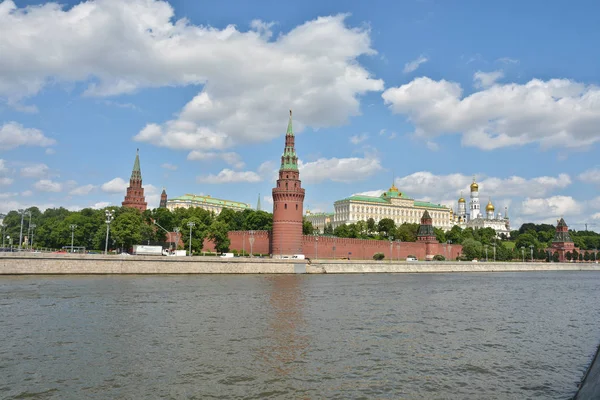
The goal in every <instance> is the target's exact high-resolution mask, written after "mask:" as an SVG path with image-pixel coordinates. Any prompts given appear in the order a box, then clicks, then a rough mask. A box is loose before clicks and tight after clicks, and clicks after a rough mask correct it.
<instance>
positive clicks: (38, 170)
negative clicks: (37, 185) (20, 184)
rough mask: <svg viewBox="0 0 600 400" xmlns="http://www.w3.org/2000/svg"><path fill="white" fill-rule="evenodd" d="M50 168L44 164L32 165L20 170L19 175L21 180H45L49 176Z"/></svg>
mask: <svg viewBox="0 0 600 400" xmlns="http://www.w3.org/2000/svg"><path fill="white" fill-rule="evenodd" d="M49 171H50V168H48V166H47V165H46V164H33V165H28V166H25V167H23V168H21V172H20V175H21V177H23V178H37V179H40V178H45V177H47V176H48V175H49V174H48V173H49Z"/></svg>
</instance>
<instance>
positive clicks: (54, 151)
mask: <svg viewBox="0 0 600 400" xmlns="http://www.w3.org/2000/svg"><path fill="white" fill-rule="evenodd" d="M55 153H56V150H54V149H53V148H51V147H48V148H47V149H46V154H47V155H49V156H51V155H52V154H55Z"/></svg>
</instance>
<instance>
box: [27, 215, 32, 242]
mask: <svg viewBox="0 0 600 400" xmlns="http://www.w3.org/2000/svg"><path fill="white" fill-rule="evenodd" d="M27 214H29V225H27V241H28V242H29V239H30V238H31V236H30V235H29V232H30V231H31V211H27ZM32 244H33V243H32Z"/></svg>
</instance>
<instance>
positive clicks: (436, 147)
mask: <svg viewBox="0 0 600 400" xmlns="http://www.w3.org/2000/svg"><path fill="white" fill-rule="evenodd" d="M425 145H426V146H427V148H428V149H429V150H431V151H438V150H439V149H440V145H439V144H437V143H436V142H434V141H433V140H428V141H427V142H426V143H425Z"/></svg>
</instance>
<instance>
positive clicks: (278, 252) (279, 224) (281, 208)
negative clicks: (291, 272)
mask: <svg viewBox="0 0 600 400" xmlns="http://www.w3.org/2000/svg"><path fill="white" fill-rule="evenodd" d="M272 194H273V231H272V234H273V236H272V241H271V253H272V254H273V256H275V257H281V256H285V255H293V254H302V214H303V212H302V210H303V205H304V189H303V188H302V182H301V181H300V172H299V171H298V156H297V155H296V149H295V137H294V130H293V128H292V110H290V119H289V121H288V127H287V132H286V134H285V147H284V149H283V154H282V156H281V166H280V167H279V179H277V186H276V187H275V188H273V192H272Z"/></svg>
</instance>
